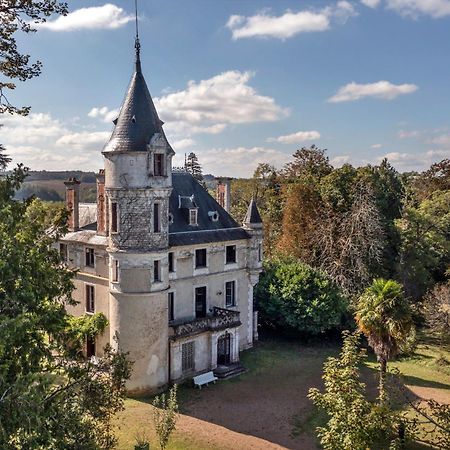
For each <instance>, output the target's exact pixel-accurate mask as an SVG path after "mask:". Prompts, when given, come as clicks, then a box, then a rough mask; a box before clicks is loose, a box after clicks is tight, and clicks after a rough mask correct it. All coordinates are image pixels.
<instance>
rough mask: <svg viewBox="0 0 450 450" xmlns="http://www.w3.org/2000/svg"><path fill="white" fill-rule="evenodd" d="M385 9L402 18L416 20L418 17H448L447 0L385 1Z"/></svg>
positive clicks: (449, 10) (449, 9)
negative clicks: (396, 13)
mask: <svg viewBox="0 0 450 450" xmlns="http://www.w3.org/2000/svg"><path fill="white" fill-rule="evenodd" d="M386 5H387V8H389V9H392V10H394V11H396V12H398V13H399V14H400V15H402V16H403V17H410V18H413V19H416V18H418V17H419V16H420V15H426V16H430V17H432V18H434V19H438V18H441V17H445V16H448V15H450V1H449V0H386Z"/></svg>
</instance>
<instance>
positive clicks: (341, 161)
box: [330, 155, 350, 167]
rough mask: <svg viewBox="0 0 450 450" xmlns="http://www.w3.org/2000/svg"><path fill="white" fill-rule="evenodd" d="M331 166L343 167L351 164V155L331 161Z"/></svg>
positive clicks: (340, 156)
mask: <svg viewBox="0 0 450 450" xmlns="http://www.w3.org/2000/svg"><path fill="white" fill-rule="evenodd" d="M330 162H331V165H332V166H333V167H342V166H343V165H344V164H347V163H349V162H350V155H338V156H335V157H334V158H332V159H331V161H330Z"/></svg>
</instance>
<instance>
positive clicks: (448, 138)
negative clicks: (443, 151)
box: [431, 134, 450, 148]
mask: <svg viewBox="0 0 450 450" xmlns="http://www.w3.org/2000/svg"><path fill="white" fill-rule="evenodd" d="M431 142H432V143H433V144H435V145H441V146H443V147H448V148H450V134H442V135H440V136H437V137H435V138H433V139H432V140H431Z"/></svg>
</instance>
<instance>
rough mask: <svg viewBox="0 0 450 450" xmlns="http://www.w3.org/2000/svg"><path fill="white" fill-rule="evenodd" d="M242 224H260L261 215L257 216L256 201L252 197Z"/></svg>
mask: <svg viewBox="0 0 450 450" xmlns="http://www.w3.org/2000/svg"><path fill="white" fill-rule="evenodd" d="M244 223H245V224H252V223H262V219H261V215H260V214H259V211H258V207H257V206H256V201H255V199H254V197H252V199H251V201H250V204H249V205H248V209H247V214H246V215H245V219H244Z"/></svg>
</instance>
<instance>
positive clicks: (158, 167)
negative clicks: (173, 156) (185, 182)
mask: <svg viewBox="0 0 450 450" xmlns="http://www.w3.org/2000/svg"><path fill="white" fill-rule="evenodd" d="M153 174H154V175H155V176H163V175H164V155H163V154H162V153H155V154H154V155H153Z"/></svg>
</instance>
